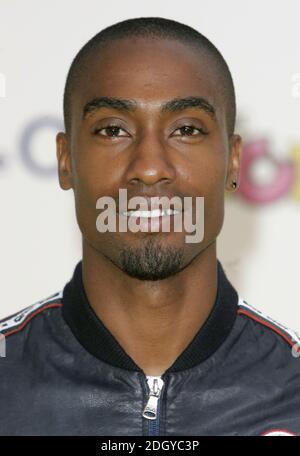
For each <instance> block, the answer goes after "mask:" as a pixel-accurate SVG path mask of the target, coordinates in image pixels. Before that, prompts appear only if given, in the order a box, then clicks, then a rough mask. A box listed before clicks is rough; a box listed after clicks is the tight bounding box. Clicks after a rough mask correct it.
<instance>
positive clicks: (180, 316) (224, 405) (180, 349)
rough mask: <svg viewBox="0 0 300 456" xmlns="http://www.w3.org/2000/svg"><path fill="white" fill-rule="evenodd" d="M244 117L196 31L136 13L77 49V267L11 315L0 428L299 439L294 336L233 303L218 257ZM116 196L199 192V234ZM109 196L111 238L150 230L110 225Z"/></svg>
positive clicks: (62, 174)
mask: <svg viewBox="0 0 300 456" xmlns="http://www.w3.org/2000/svg"><path fill="white" fill-rule="evenodd" d="M235 113H236V107H235V94H234V87H233V82H232V78H231V74H230V71H229V69H228V66H227V64H226V62H225V60H224V59H223V57H222V56H221V54H220V53H219V51H218V50H217V49H216V48H215V47H214V45H213V44H212V43H211V42H210V41H209V40H208V39H207V38H205V37H204V36H203V35H201V34H200V33H199V32H197V31H196V30H194V29H192V28H191V27H188V26H187V25H184V24H181V23H178V22H176V21H172V20H167V19H164V18H150V17H148V18H136V19H129V20H126V21H122V22H119V23H117V24H114V25H112V26H111V27H108V28H106V29H104V30H102V31H101V32H100V33H99V34H97V35H96V36H95V37H93V38H92V39H91V40H90V41H89V42H88V43H87V44H86V45H85V46H84V47H83V48H82V49H81V50H80V52H79V53H78V54H77V56H76V57H75V59H74V61H73V62H72V65H71V68H70V70H69V73H68V77H67V81H66V86H65V93H64V120H65V132H59V133H58V134H57V159H58V174H59V182H60V186H61V187H62V188H63V189H64V190H68V189H72V190H73V192H74V198H75V206H76V215H77V221H78V224H79V227H80V230H81V233H82V261H80V262H79V263H78V264H77V265H76V267H75V270H74V274H73V277H72V278H71V280H70V281H69V282H68V283H67V284H66V286H65V287H64V289H63V290H62V292H59V293H56V294H54V295H53V296H50V297H49V298H46V299H45V300H43V301H40V302H38V303H35V304H34V305H33V306H30V307H28V308H26V309H24V310H22V311H21V312H18V313H17V314H15V315H13V316H10V317H8V318H6V319H4V320H2V321H1V327H0V330H1V332H2V334H3V335H4V336H5V342H6V357H3V358H1V369H2V370H1V425H0V433H1V434H3V435H7V434H13V435H28V434H29V435H119V436H125V435H167V436H175V435H194V436H195V435H273V434H275V435H281V434H283V435H295V434H298V433H300V412H299V410H300V408H299V407H300V364H299V360H298V356H297V354H298V350H297V347H298V346H297V343H298V341H299V339H298V338H297V334H296V333H294V332H293V331H291V330H289V329H288V328H285V327H283V326H282V325H280V324H279V323H276V322H274V321H273V320H271V319H270V318H269V317H266V316H264V315H263V314H262V313H261V312H260V311H258V310H256V309H255V308H254V307H252V306H250V305H249V304H247V303H246V301H244V300H243V299H242V298H241V297H239V295H238V293H237V291H236V290H235V288H234V287H233V285H232V284H231V283H230V282H229V280H228V279H227V277H226V275H225V272H224V270H223V267H222V265H221V263H220V261H219V260H218V259H217V254H216V239H217V236H218V234H219V233H220V230H221V227H222V224H223V218H224V193H225V191H228V192H231V191H234V190H235V189H236V188H237V187H238V182H239V171H240V161H241V151H242V139H241V137H240V136H239V135H238V134H235V133H234V128H235ZM120 189H122V190H126V192H127V199H128V200H133V198H135V197H141V198H144V199H145V200H146V202H147V203H150V202H151V203H152V202H153V198H155V197H167V199H172V198H173V197H177V203H178V201H180V202H184V201H185V200H184V198H186V197H189V198H191V200H192V217H193V221H195V217H196V215H197V214H196V213H197V210H196V209H199V208H198V206H197V205H196V202H197V200H196V198H203V199H204V211H203V224H204V230H203V236H202V238H201V240H200V241H199V242H186V234H187V230H186V229H185V228H183V229H182V230H181V231H175V229H174V222H175V218H176V217H177V218H178V214H179V215H180V217H182V218H183V217H184V216H185V214H186V212H185V208H184V205H182V207H181V208H179V205H177V206H176V208H177V209H176V208H174V207H172V209H173V212H172V211H171V212H170V211H169V212H157V210H158V208H157V207H155V208H154V209H153V208H152V209H151V208H150V206H149V207H148V208H146V209H141V210H140V209H139V207H136V208H131V210H127V211H126V210H125V211H124V210H123V209H122V208H121V204H120V201H119V195H120V193H119V191H120ZM107 197H109V198H111V199H112V200H113V201H114V202H116V206H115V208H116V211H115V215H116V216H118V223H117V228H119V227H120V223H121V222H120V220H121V218H120V217H123V219H122V220H123V221H124V219H125V220H126V222H127V221H128V222H129V219H131V221H132V220H133V219H135V221H136V222H137V225H138V224H139V223H140V224H141V225H143V227H144V228H148V230H145V231H142V230H140V231H133V230H129V229H128V230H127V231H121V230H120V229H117V230H113V229H108V230H106V231H104V230H102V231H101V229H102V228H103V226H102V228H101V223H98V222H99V220H100V219H98V217H99V214H101V213H100V212H99V207H100V206H98V205H97V204H98V203H97V201H99V199H101V198H107ZM101 208H102V209H104V207H101ZM121 209H122V210H121ZM150 209H151V210H150ZM160 209H161V208H160ZM198 212H199V211H198ZM158 214H160V215H158ZM166 219H168V220H169V221H171V222H172V223H171V226H170V229H169V230H166V231H163V230H162V221H163V220H166ZM97 220H98V222H97ZM100 221H101V220H100ZM138 222H139V223H138ZM150 222H153V223H154V225H155V226H156V228H158V230H154V229H153V227H152V226H151V225H150ZM237 229H238V227H237ZM293 350H294V351H293ZM293 355H294V356H293ZM28 412H29V414H28V415H27V413H28Z"/></svg>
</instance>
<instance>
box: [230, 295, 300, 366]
mask: <svg viewBox="0 0 300 456" xmlns="http://www.w3.org/2000/svg"><path fill="white" fill-rule="evenodd" d="M237 313H238V315H243V316H245V317H246V318H247V319H249V320H250V321H252V322H254V326H255V327H256V328H257V329H260V330H261V331H262V332H264V333H268V334H270V335H274V336H275V338H276V339H277V340H278V342H279V341H284V342H285V345H286V346H287V347H289V349H292V350H293V352H294V353H293V354H294V356H295V357H298V356H300V335H299V334H298V332H296V331H295V330H294V329H292V328H289V327H287V326H285V325H283V324H282V323H280V322H278V321H276V320H275V319H274V318H272V317H270V316H269V315H267V314H265V313H264V312H262V311H261V310H259V309H257V308H256V307H254V306H253V305H252V304H249V303H248V302H247V301H246V300H245V299H243V298H241V297H239V301H238V310H237ZM283 345H284V344H283Z"/></svg>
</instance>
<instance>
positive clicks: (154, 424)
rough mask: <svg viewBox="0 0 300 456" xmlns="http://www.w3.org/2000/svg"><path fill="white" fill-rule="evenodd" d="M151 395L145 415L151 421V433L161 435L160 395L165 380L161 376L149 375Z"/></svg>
mask: <svg viewBox="0 0 300 456" xmlns="http://www.w3.org/2000/svg"><path fill="white" fill-rule="evenodd" d="M146 377H147V383H148V387H149V396H148V401H147V404H146V406H145V408H144V410H143V417H144V418H146V419H147V420H150V421H149V435H159V421H160V397H161V391H162V389H163V386H164V381H163V379H162V378H161V377H160V376H154V375H147V376H146Z"/></svg>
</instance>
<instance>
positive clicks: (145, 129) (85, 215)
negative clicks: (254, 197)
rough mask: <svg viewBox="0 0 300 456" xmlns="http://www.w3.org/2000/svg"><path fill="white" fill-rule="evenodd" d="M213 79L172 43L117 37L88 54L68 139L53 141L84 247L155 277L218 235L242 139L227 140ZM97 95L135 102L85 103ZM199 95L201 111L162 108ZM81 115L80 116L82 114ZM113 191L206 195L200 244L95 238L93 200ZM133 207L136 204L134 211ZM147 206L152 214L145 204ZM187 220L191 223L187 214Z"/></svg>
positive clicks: (151, 235)
mask: <svg viewBox="0 0 300 456" xmlns="http://www.w3.org/2000/svg"><path fill="white" fill-rule="evenodd" d="M217 81H218V79H217V77H216V76H215V75H214V74H213V72H212V70H211V67H210V65H209V61H208V60H207V59H204V58H203V59H201V54H200V53H199V52H198V51H195V50H193V49H191V48H190V47H188V46H186V45H184V44H182V43H180V42H177V41H174V40H145V39H142V38H136V39H123V40H118V41H115V42H113V43H112V44H110V45H109V46H107V48H106V49H104V50H101V52H99V54H96V55H94V57H93V58H91V60H90V65H89V66H88V70H87V72H86V75H85V76H84V78H83V79H82V82H81V83H80V89H79V90H78V91H77V92H76V93H75V94H74V95H73V99H72V121H71V122H72V123H71V125H72V126H71V137H70V138H69V137H67V136H66V135H65V134H63V133H59V134H58V135H57V157H58V161H59V179H60V185H61V187H62V188H64V189H69V188H73V191H74V196H75V206H76V215H77V220H78V224H79V227H80V229H81V232H82V236H83V243H84V245H85V246H86V250H90V251H91V250H92V251H93V252H94V253H96V254H99V255H101V256H102V257H103V259H104V258H105V259H106V260H108V261H111V262H112V263H113V264H114V265H115V266H116V267H118V268H120V269H121V270H123V271H124V272H126V273H127V274H129V275H130V276H132V277H136V278H138V279H146V280H157V279H162V278H165V277H169V276H170V275H172V274H174V273H176V272H179V271H180V270H181V269H183V268H185V267H186V266H187V265H188V264H189V263H190V262H191V261H192V260H193V259H194V258H195V257H196V256H197V255H199V253H201V252H202V251H203V250H204V249H205V248H206V247H208V246H209V245H210V244H212V243H213V242H214V241H215V239H216V237H217V236H218V234H219V232H220V230H221V227H222V224H223V218H224V190H225V188H227V189H230V183H231V181H232V180H236V181H237V180H238V170H239V156H240V151H241V141H240V139H241V138H240V137H239V136H238V135H234V136H233V137H231V138H230V140H229V139H228V132H227V128H226V112H225V105H224V101H223V99H222V97H221V95H220V94H219V91H218V87H217ZM100 97H109V98H119V99H127V100H133V101H135V102H136V108H135V109H133V110H125V109H121V108H120V107H118V108H117V109H116V108H113V107H111V106H105V107H101V108H97V109H96V108H95V104H93V105H92V106H94V107H93V109H91V105H89V107H90V108H89V109H87V108H86V109H84V108H85V107H86V106H87V104H88V103H90V102H91V101H93V100H95V99H99V98H100ZM187 97H201V98H203V99H205V100H206V101H207V102H208V103H209V104H210V105H211V106H212V107H213V108H214V110H215V115H213V114H212V113H211V112H209V111H208V110H207V109H201V107H199V106H186V107H185V108H182V107H181V109H180V110H178V109H174V105H173V109H172V110H168V109H165V110H164V111H161V105H162V104H165V103H166V102H167V101H170V100H173V99H175V98H176V99H178V98H187ZM84 111H86V112H85V115H83V113H84ZM119 189H126V190H127V197H128V200H129V199H130V198H131V197H134V196H148V197H149V196H150V197H152V196H159V197H161V196H164V195H166V196H168V197H170V198H171V197H173V196H177V197H179V198H180V199H181V201H182V202H183V200H184V197H185V196H189V197H192V200H193V210H194V211H195V209H196V206H195V199H196V197H199V196H202V197H204V237H203V239H202V241H201V242H198V243H187V242H186V241H185V236H186V234H187V232H186V231H185V229H183V230H182V231H181V232H175V231H174V230H172V224H171V229H170V231H169V232H162V231H161V230H160V232H157V231H156V232H151V231H149V232H141V231H138V232H135V233H134V232H131V231H130V230H127V231H126V232H118V224H117V231H116V232H109V231H108V232H105V233H100V232H99V231H98V230H97V227H96V219H97V216H98V215H99V209H96V201H97V200H98V199H99V198H100V197H103V196H110V197H113V198H114V200H115V201H116V203H117V205H118V196H119ZM137 209H138V207H137ZM149 209H150V207H149ZM193 221H195V217H194V214H193Z"/></svg>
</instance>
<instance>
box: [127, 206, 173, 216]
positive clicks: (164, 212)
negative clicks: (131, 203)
mask: <svg viewBox="0 0 300 456" xmlns="http://www.w3.org/2000/svg"><path fill="white" fill-rule="evenodd" d="M181 212H182V211H181V210H180V211H179V210H176V209H174V210H173V209H170V208H166V209H153V210H151V211H141V210H129V211H122V212H121V214H122V215H125V216H127V217H136V218H137V217H140V218H156V217H164V216H171V215H177V214H180V213H181Z"/></svg>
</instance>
